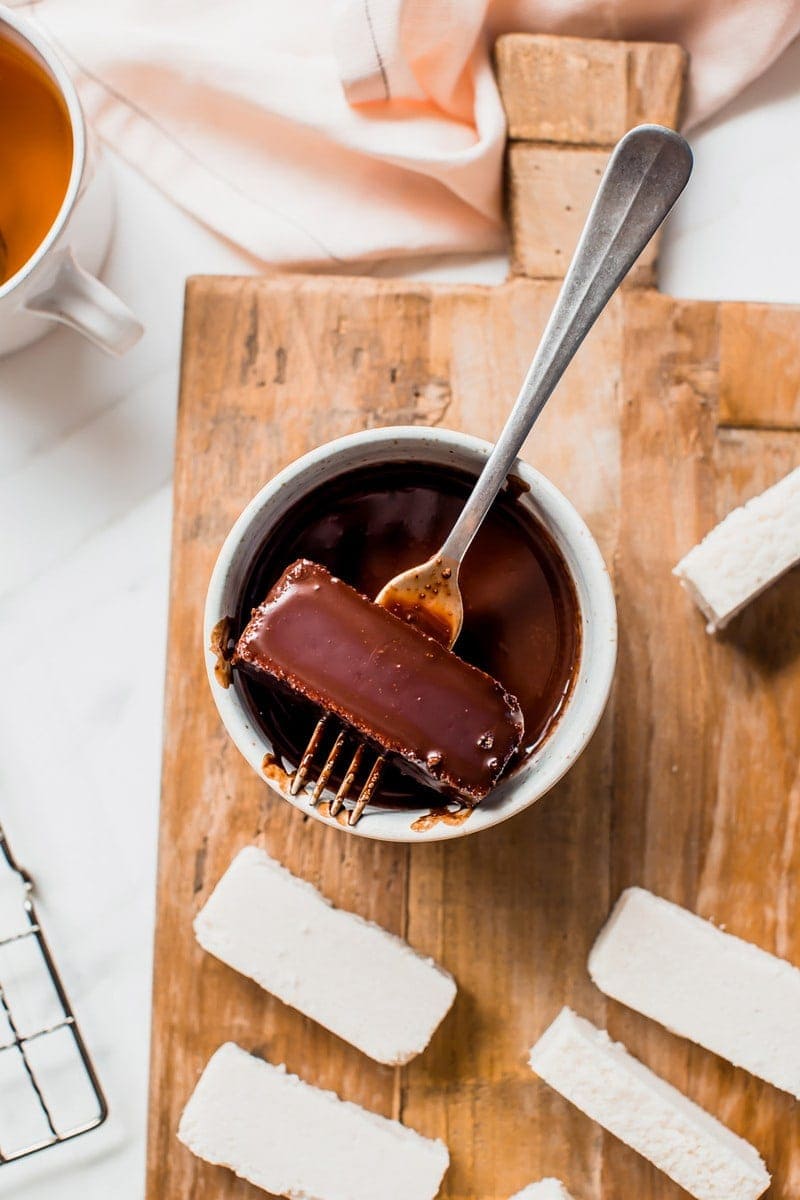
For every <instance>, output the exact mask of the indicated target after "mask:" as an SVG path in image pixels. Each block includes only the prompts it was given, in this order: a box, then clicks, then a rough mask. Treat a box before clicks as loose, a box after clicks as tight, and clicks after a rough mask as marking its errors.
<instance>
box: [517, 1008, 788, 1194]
mask: <svg viewBox="0 0 800 1200" xmlns="http://www.w3.org/2000/svg"><path fill="white" fill-rule="evenodd" d="M530 1064H531V1067H532V1068H533V1070H534V1071H535V1072H536V1073H537V1075H539V1076H541V1078H542V1079H544V1080H545V1081H546V1082H547V1083H549V1084H550V1086H551V1087H552V1088H555V1090H556V1091H557V1092H560V1093H561V1094H562V1096H565V1097H566V1098H567V1099H568V1100H570V1101H571V1102H572V1103H573V1104H574V1105H575V1106H576V1107H577V1108H579V1109H581V1111H582V1112H584V1113H586V1114H587V1116H589V1117H591V1118H592V1119H593V1120H595V1121H597V1122H598V1123H599V1124H600V1125H602V1126H603V1127H604V1128H605V1129H607V1130H608V1131H609V1132H610V1133H613V1134H614V1135H615V1136H616V1137H618V1138H619V1139H620V1140H621V1141H623V1142H625V1143H626V1145H628V1146H631V1147H632V1148H633V1149H634V1150H637V1151H638V1152H639V1154H641V1155H643V1157H644V1158H646V1159H648V1160H649V1161H650V1162H651V1163H653V1164H654V1165H655V1166H656V1167H658V1168H659V1170H661V1171H663V1172H664V1174H665V1175H668V1176H669V1177H670V1179H672V1180H674V1181H675V1183H677V1184H680V1186H681V1187H682V1188H685V1190H686V1191H687V1192H689V1194H690V1195H692V1196H694V1197H696V1200H756V1197H757V1196H760V1195H761V1193H762V1192H764V1191H765V1190H766V1189H767V1188H768V1187H769V1181H770V1177H769V1174H768V1172H767V1169H766V1167H765V1166H764V1163H763V1162H762V1160H761V1158H760V1156H759V1154H758V1152H757V1151H756V1150H754V1149H753V1147H752V1146H751V1145H750V1144H749V1143H748V1142H746V1141H744V1139H743V1138H740V1137H737V1135H736V1134H735V1133H732V1132H731V1130H730V1129H728V1128H726V1126H725V1125H722V1124H721V1123H720V1122H719V1121H718V1120H717V1119H716V1118H715V1117H712V1116H711V1115H710V1114H709V1113H707V1112H705V1111H704V1109H702V1108H700V1107H699V1106H698V1105H697V1104H694V1103H693V1102H692V1101H691V1100H689V1099H688V1098H687V1097H686V1096H684V1095H683V1094H682V1093H681V1092H679V1091H678V1090H677V1088H674V1087H672V1086H671V1085H670V1084H668V1083H667V1082H666V1081H665V1080H663V1079H660V1078H659V1076H658V1075H655V1074H654V1073H653V1072H652V1071H650V1070H648V1068H647V1067H645V1066H644V1065H643V1064H642V1063H640V1062H639V1061H638V1059H635V1058H633V1057H632V1055H630V1054H629V1053H628V1051H627V1050H626V1049H625V1047H624V1046H622V1045H620V1044H619V1043H618V1042H612V1041H611V1039H610V1038H609V1036H608V1034H607V1033H605V1032H604V1031H603V1030H601V1029H596V1028H595V1026H594V1025H592V1024H591V1023H590V1022H589V1021H585V1020H584V1019H583V1018H582V1017H578V1016H576V1015H575V1013H574V1012H572V1011H571V1010H570V1009H568V1008H565V1009H562V1011H561V1012H560V1013H559V1015H558V1016H557V1017H556V1019H555V1021H554V1022H553V1024H552V1025H551V1026H550V1028H549V1029H547V1030H545V1032H544V1034H543V1035H542V1037H541V1038H540V1039H539V1041H538V1042H537V1043H536V1045H535V1046H534V1047H533V1049H532V1050H531V1057H530Z"/></svg>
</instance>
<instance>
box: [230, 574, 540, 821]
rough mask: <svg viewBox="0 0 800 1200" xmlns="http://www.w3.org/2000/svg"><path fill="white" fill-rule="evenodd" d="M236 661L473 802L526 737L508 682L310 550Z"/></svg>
mask: <svg viewBox="0 0 800 1200" xmlns="http://www.w3.org/2000/svg"><path fill="white" fill-rule="evenodd" d="M233 665H234V666H235V667H240V668H241V669H242V670H246V671H249V672H251V673H253V674H255V675H259V674H261V673H266V674H269V675H272V676H273V677H275V678H276V679H279V680H281V681H282V682H284V683H286V684H287V685H288V686H289V687H291V688H292V689H293V690H294V691H296V692H298V693H299V694H300V695H301V696H305V697H306V699H308V700H312V701H313V702H314V703H315V704H318V705H319V706H320V707H321V708H322V709H323V710H324V711H325V712H331V713H334V714H336V715H337V716H338V717H340V718H342V720H344V721H346V722H347V724H348V725H349V726H351V727H352V728H353V729H356V730H358V731H359V732H360V733H363V734H364V736H365V737H367V738H368V739H369V740H370V741H371V742H373V743H374V744H376V745H377V747H378V748H379V749H380V750H382V751H385V752H386V753H389V754H397V755H400V756H401V757H402V758H404V759H405V760H407V761H408V762H409V763H410V764H412V765H413V766H414V767H415V768H416V769H417V770H418V771H419V772H420V773H421V775H422V777H423V779H424V780H425V781H426V782H427V783H428V784H429V786H434V787H436V788H437V789H441V790H442V791H443V792H445V793H447V792H452V793H454V794H456V795H457V796H459V797H460V798H461V799H465V800H467V801H469V802H471V803H477V802H478V801H479V800H482V799H483V797H484V796H486V795H487V793H488V792H489V791H490V790H491V789H492V787H493V786H494V784H495V783H496V782H497V780H498V779H499V777H500V775H501V773H502V771H503V768H504V767H505V765H506V763H507V762H508V760H509V759H510V757H511V755H512V754H513V753H514V752H515V751H516V749H517V747H518V746H519V744H520V742H521V740H522V728H523V726H522V712H521V711H520V707H519V705H518V703H517V701H516V699H515V698H514V697H513V696H509V695H508V693H507V692H506V691H505V690H504V688H503V687H502V685H501V684H499V683H498V682H497V681H496V680H494V679H491V678H490V677H489V676H488V675H486V674H485V673H484V672H483V671H479V670H478V669H477V667H473V666H470V664H469V663H465V662H464V661H463V660H462V659H460V658H458V657H457V655H455V654H453V653H451V651H449V650H446V649H445V648H444V647H443V646H442V645H440V643H439V642H437V641H434V640H433V638H430V637H427V636H426V635H425V634H424V633H421V632H420V631H419V630H418V629H415V628H414V627H413V626H412V625H409V624H408V623H407V622H405V621H403V620H401V619H400V618H399V617H396V616H394V615H393V614H392V613H390V612H388V611H387V610H386V609H385V608H381V607H379V606H378V605H377V604H374V603H373V602H372V601H371V600H370V599H369V598H368V597H366V596H362V595H361V593H360V592H357V591H355V590H354V589H353V588H351V587H349V586H348V585H347V584H346V583H343V582H342V581H341V580H340V579H337V578H335V577H334V576H333V575H331V574H330V573H329V572H328V571H326V570H325V568H324V567H321V566H319V564H317V563H312V562H309V560H308V559H302V558H301V559H298V561H297V562H295V563H293V564H292V565H291V566H290V567H288V568H287V570H286V571H284V573H283V575H282V576H281V577H280V579H279V580H278V582H277V583H276V584H275V586H274V587H273V588H272V589H271V590H270V593H269V595H268V596H267V597H266V599H265V600H264V602H263V604H261V605H260V606H259V607H258V608H257V609H256V611H255V612H254V613H253V616H252V618H251V620H250V622H249V624H248V625H247V628H246V629H245V630H244V632H243V633H242V636H241V637H240V638H239V642H238V644H237V647H236V653H235V655H234V658H233Z"/></svg>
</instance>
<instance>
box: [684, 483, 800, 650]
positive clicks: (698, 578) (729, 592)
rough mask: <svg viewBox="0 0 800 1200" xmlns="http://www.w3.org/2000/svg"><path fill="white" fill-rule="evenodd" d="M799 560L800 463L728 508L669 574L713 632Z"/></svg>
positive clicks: (710, 631)
mask: <svg viewBox="0 0 800 1200" xmlns="http://www.w3.org/2000/svg"><path fill="white" fill-rule="evenodd" d="M798 562H800V467H798V468H797V470H795V471H792V473H791V474H790V475H787V476H786V477H785V479H781V480H780V482H779V483H776V484H775V485H774V486H773V487H771V488H767V490H766V491H765V492H762V493H761V495H760V496H755V497H754V498H753V499H752V500H749V501H748V502H747V504H745V505H743V506H742V507H741V508H735V509H734V510H733V512H731V513H729V514H728V516H727V517H725V519H724V521H721V522H720V524H719V525H717V526H716V528H715V529H712V530H711V532H710V533H709V534H707V535H706V537H704V538H703V540H702V542H700V544H699V545H698V546H695V547H694V549H693V550H690V551H689V553H688V554H687V555H686V556H685V557H684V558H682V559H681V561H680V562H679V563H678V565H677V567H675V570H674V572H673V574H675V575H677V577H678V579H680V581H681V583H682V584H683V586H684V587H685V588H686V590H687V591H688V592H689V594H690V595H691V596H692V598H693V600H694V601H695V603H696V604H697V605H698V607H699V608H700V609H701V610H702V612H703V613H704V614H705V616H706V617H707V618H708V625H707V628H708V632H709V633H715V632H716V631H717V630H718V629H722V628H723V627H724V626H725V625H727V623H728V621H730V620H731V618H732V617H735V616H736V614H737V613H738V612H739V611H740V610H741V609H743V608H744V606H745V605H746V604H748V603H749V602H750V601H751V600H752V599H753V598H754V597H755V596H757V595H758V594H759V592H763V591H764V589H765V588H767V587H769V585H770V584H771V583H774V582H775V580H776V579H778V578H779V577H780V576H781V575H783V574H784V573H785V572H786V571H788V570H789V568H790V567H793V566H794V565H795V564H796V563H798Z"/></svg>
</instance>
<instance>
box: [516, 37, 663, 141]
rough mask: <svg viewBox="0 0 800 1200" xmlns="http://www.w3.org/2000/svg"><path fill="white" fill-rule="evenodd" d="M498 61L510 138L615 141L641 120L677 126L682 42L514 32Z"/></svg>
mask: <svg viewBox="0 0 800 1200" xmlns="http://www.w3.org/2000/svg"><path fill="white" fill-rule="evenodd" d="M495 61H496V64H497V80H498V83H499V86H500V93H501V95H502V98H503V104H504V106H505V110H506V116H507V118H508V133H509V137H511V138H520V139H524V140H526V141H533V142H558V143H560V144H565V145H570V146H613V145H614V144H615V142H617V141H619V139H620V138H621V137H622V135H623V134H624V133H627V131H628V130H629V129H632V128H633V126H634V125H640V124H641V123H642V122H645V121H647V122H652V123H654V124H657V125H669V126H670V127H671V128H675V127H676V126H677V123H678V120H679V117H680V109H681V98H682V95H683V85H684V79H685V76H686V65H687V55H686V52H685V50H683V49H682V48H681V47H680V46H675V45H672V44H670V43H663V44H662V43H657V42H608V41H590V40H588V39H585V38H563V37H551V36H549V35H545V34H541V35H536V36H532V35H529V34H522V33H511V34H507V35H506V36H505V37H501V38H499V39H498V42H497V45H496V47H495Z"/></svg>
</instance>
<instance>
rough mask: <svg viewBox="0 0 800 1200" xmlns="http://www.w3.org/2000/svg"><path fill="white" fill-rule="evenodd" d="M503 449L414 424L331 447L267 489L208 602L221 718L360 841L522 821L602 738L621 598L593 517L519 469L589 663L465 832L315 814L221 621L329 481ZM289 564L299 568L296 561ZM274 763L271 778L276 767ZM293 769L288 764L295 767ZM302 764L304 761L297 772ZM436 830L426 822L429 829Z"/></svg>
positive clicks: (467, 459) (396, 814) (381, 817)
mask: <svg viewBox="0 0 800 1200" xmlns="http://www.w3.org/2000/svg"><path fill="white" fill-rule="evenodd" d="M490 450H491V446H490V445H489V443H488V442H484V441H481V440H480V439H478V438H473V437H468V436H466V435H465V434H462V433H456V432H454V431H452V430H446V429H422V428H419V427H418V426H408V427H400V428H392V429H371V430H368V431H365V432H363V433H356V434H352V435H351V436H350V437H345V438H340V439H339V440H338V441H335V442H329V443H328V444H327V445H326V446H321V447H320V448H319V449H318V450H313V451H311V453H310V454H306V455H305V456H304V457H303V458H300V459H298V460H297V462H294V463H292V464H291V466H289V467H287V468H286V469H285V470H284V471H281V473H280V474H279V475H276V476H275V478H274V479H273V480H272V481H271V482H270V483H268V484H267V485H266V487H264V488H262V490H261V491H260V492H259V493H258V495H257V496H256V497H255V499H253V500H252V501H251V502H250V504H248V506H247V508H246V509H245V510H244V512H243V513H242V515H241V516H240V517H239V519H238V521H237V522H236V524H235V525H234V526H233V529H232V530H231V532H230V533H229V534H228V537H227V538H226V540H225V543H224V545H223V547H222V549H221V551H220V554H219V557H218V559H217V562H216V565H215V567H214V571H213V574H212V576H211V583H210V585H209V589H208V596H207V599H206V610H205V621H204V638H205V648H206V665H207V668H208V678H209V681H210V684H211V690H212V693H213V696H214V701H215V703H216V705H217V709H218V711H219V715H220V717H221V718H222V721H223V723H224V725H225V728H226V729H227V731H228V733H229V734H230V736H231V737H232V739H233V741H234V742H235V743H236V745H237V746H238V748H239V750H240V751H241V752H242V754H243V755H244V757H245V758H246V759H247V761H248V763H249V764H250V766H251V767H252V768H253V770H254V771H256V772H257V774H259V775H260V776H261V777H262V778H263V779H267V780H268V781H269V783H270V784H271V786H272V787H273V788H275V789H276V790H277V791H278V792H280V794H281V795H282V796H283V797H284V798H285V799H286V800H288V801H289V803H290V804H293V805H294V806H295V807H296V808H299V809H300V810H301V811H303V812H305V813H309V814H310V815H311V816H313V817H315V818H316V819H317V820H320V821H324V822H325V823H326V824H329V825H335V826H336V827H337V828H339V829H342V828H344V829H346V830H347V832H348V833H351V834H353V835H355V836H356V837H367V838H375V839H377V840H379V841H389V842H417V841H420V842H425V841H428V842H430V841H439V840H441V839H444V838H454V837H462V836H464V835H465V834H468V833H477V832H478V831H479V830H481V829H488V828H489V827H490V826H492V825H497V824H498V823H499V822H500V821H505V820H506V819H507V818H508V817H511V816H513V815H514V814H515V813H518V812H522V810H523V809H525V808H528V807H529V806H530V805H531V804H533V803H534V801H536V800H538V799H539V797H540V796H543V795H544V793H545V792H547V791H549V789H550V788H551V787H553V785H554V784H555V783H557V782H558V780H559V779H560V778H561V777H562V775H564V773H565V772H566V771H567V770H569V768H570V766H571V765H572V764H573V763H574V762H575V760H576V759H577V758H578V756H579V755H580V754H581V752H582V751H583V749H584V748H585V746H586V744H587V743H588V741H589V739H590V738H591V736H592V734H593V732H594V730H595V728H596V727H597V723H598V721H599V720H600V717H601V716H602V713H603V710H604V708H605V706H606V702H607V700H608V695H609V692H610V690H611V683H612V680H613V677H614V666H615V663H616V655H617V615H616V606H615V604H614V592H613V588H612V586H611V581H610V579H609V576H608V572H607V570H606V567H605V563H604V562H603V558H602V555H601V554H600V551H599V549H598V547H597V543H596V542H595V540H594V538H593V537H592V535H591V533H590V532H589V530H588V529H587V527H586V525H585V524H584V522H583V520H582V519H581V517H580V516H579V515H578V513H577V512H576V511H575V509H574V508H573V507H572V505H571V504H570V503H569V501H568V500H567V499H565V497H564V496H562V494H561V492H559V491H558V490H557V488H555V487H554V486H553V484H552V483H550V482H549V481H548V480H547V479H545V477H544V476H543V475H541V474H540V473H539V472H538V471H535V470H534V469H533V467H530V466H528V465H527V463H524V462H521V461H518V462H517V463H516V464H515V466H514V474H515V475H517V476H519V478H520V479H522V481H523V482H524V483H525V484H527V485H528V487H529V489H530V490H529V491H528V492H525V493H524V494H523V495H521V496H520V497H519V500H518V503H519V504H521V505H522V506H523V507H524V508H526V509H527V510H528V511H529V512H530V513H531V514H533V515H535V517H536V518H537V519H538V520H539V521H541V522H542V524H543V525H544V526H545V527H546V529H547V530H548V531H549V533H550V534H551V536H552V538H553V540H554V541H555V543H556V545H557V546H558V547H559V549H560V550H561V553H562V554H563V556H564V559H565V562H566V564H567V567H568V569H569V571H570V574H571V576H572V579H573V581H574V583H575V589H576V592H577V595H578V604H579V608H580V613H581V627H582V639H581V658H580V662H579V664H578V673H577V678H576V680H575V683H574V685H573V688H572V692H571V694H570V697H569V699H568V701H567V705H566V707H565V709H564V712H563V714H562V716H561V718H560V719H559V721H558V723H557V724H556V726H555V729H554V730H553V731H552V733H551V734H550V735H549V736H548V737H547V738H546V739H545V741H544V742H543V743H542V745H541V746H539V748H538V749H537V750H536V751H535V752H534V754H533V755H532V756H531V757H530V758H529V759H528V760H527V761H526V762H525V763H523V764H522V765H521V766H520V767H519V768H517V770H516V771H514V772H513V773H512V774H511V775H509V776H508V778H506V779H504V780H502V781H501V783H500V785H499V786H498V787H496V788H495V789H494V790H493V791H492V792H491V793H490V795H489V796H487V797H486V799H485V800H484V801H482V803H481V804H479V805H478V806H477V808H475V809H474V811H473V812H471V813H470V816H469V819H468V820H466V821H465V822H464V823H463V824H452V825H450V824H447V823H445V822H442V821H439V822H436V823H432V824H431V825H430V827H429V828H425V829H419V828H417V829H416V830H414V829H412V828H411V826H412V824H413V823H414V822H415V821H418V818H419V817H420V816H421V815H422V814H423V813H424V812H425V810H424V809H423V810H415V811H413V812H409V811H408V810H405V811H387V810H382V811H378V810H373V809H370V808H368V809H367V810H366V811H365V813H364V816H363V817H362V818H361V820H360V821H359V823H358V824H357V825H355V826H354V827H351V826H342V825H341V824H340V823H339V822H337V821H336V819H335V818H331V817H329V816H327V815H325V814H324V813H323V812H321V811H320V810H319V808H315V807H313V806H312V805H311V803H310V800H309V796H308V795H307V794H305V793H304V792H300V794H299V795H297V796H292V795H290V793H289V787H288V782H289V780H288V775H287V774H286V773H285V772H284V771H283V770H282V768H281V765H280V764H277V769H276V765H275V764H274V762H271V761H270V757H271V756H272V754H273V747H272V745H271V743H270V740H269V737H268V736H267V735H266V734H265V732H264V731H263V730H262V729H261V728H260V727H259V726H258V725H255V724H254V723H253V721H252V719H251V717H250V714H249V711H248V709H247V707H246V705H245V703H244V702H243V700H242V697H241V695H240V694H239V691H238V689H237V687H236V684H235V681H234V683H233V684H232V685H230V686H223V682H222V681H221V680H220V672H219V670H218V667H219V656H218V654H217V653H216V651H215V649H214V641H215V639H214V633H215V629H216V628H217V626H218V623H219V622H220V621H221V620H223V619H224V618H229V617H232V616H234V615H235V613H236V612H237V611H238V607H239V600H240V597H241V593H242V589H243V587H244V585H245V581H246V580H247V577H248V575H249V573H250V569H251V567H252V565H253V562H254V559H255V558H256V556H257V555H258V553H259V551H260V550H261V548H262V547H263V545H264V543H265V541H266V540H267V539H268V538H269V535H270V531H271V530H273V529H274V528H275V526H276V524H277V522H278V521H279V520H280V519H281V517H282V516H283V514H284V513H286V512H287V511H288V509H289V508H291V507H292V506H293V505H294V504H295V503H296V502H297V501H298V500H300V499H301V498H303V497H304V496H306V495H307V494H308V493H309V492H311V491H313V490H314V489H315V488H316V487H317V486H318V485H319V484H321V483H322V482H323V481H325V480H327V479H330V478H332V477H334V476H336V475H339V474H342V473H343V472H345V471H348V470H351V469H353V468H355V467H368V466H375V465H379V464H382V463H386V462H422V463H434V464H436V465H439V466H443V467H446V466H449V467H457V468H461V469H462V470H465V471H468V472H469V473H470V474H471V475H474V476H477V474H478V472H479V471H480V469H481V467H482V466H483V464H484V462H485V461H486V457H487V455H488V453H489V451H490ZM287 566H288V564H287ZM265 755H266V756H268V757H267V769H266V770H265V768H264V761H265ZM287 765H288V764H287ZM292 765H293V764H292ZM422 824H425V822H422Z"/></svg>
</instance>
